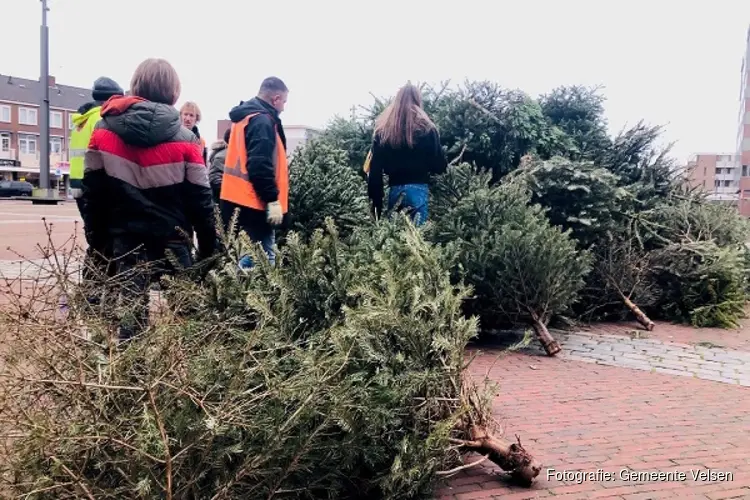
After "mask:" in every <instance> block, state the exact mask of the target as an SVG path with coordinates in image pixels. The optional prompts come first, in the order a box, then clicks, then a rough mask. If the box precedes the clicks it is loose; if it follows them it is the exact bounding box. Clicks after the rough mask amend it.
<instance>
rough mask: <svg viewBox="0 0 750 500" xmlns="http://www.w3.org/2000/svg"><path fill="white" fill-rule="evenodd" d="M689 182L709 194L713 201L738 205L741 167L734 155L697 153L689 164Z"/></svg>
mask: <svg viewBox="0 0 750 500" xmlns="http://www.w3.org/2000/svg"><path fill="white" fill-rule="evenodd" d="M687 174H688V182H689V183H690V185H691V186H692V187H696V188H699V189H702V190H703V191H705V192H707V193H708V197H709V199H710V200H712V201H716V202H722V203H733V204H736V203H737V202H738V200H739V189H740V177H741V175H740V174H741V172H740V167H739V164H738V162H737V156H736V155H735V154H734V153H719V154H717V153H696V154H694V155H692V156H691V157H690V159H689V160H688V164H687Z"/></svg>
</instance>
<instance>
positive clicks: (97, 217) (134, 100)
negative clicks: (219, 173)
mask: <svg viewBox="0 0 750 500" xmlns="http://www.w3.org/2000/svg"><path fill="white" fill-rule="evenodd" d="M101 117H102V119H101V120H100V121H99V122H98V123H97V125H96V128H95V129H94V133H93V134H92V136H91V142H90V144H89V149H88V150H87V152H86V157H85V173H84V177H83V196H84V198H85V199H86V207H87V208H86V213H85V214H83V217H84V221H85V227H86V230H87V232H88V234H87V240H88V242H89V245H91V246H92V247H94V248H100V247H104V246H105V245H106V244H107V243H108V241H109V240H111V239H114V238H118V237H119V238H127V239H129V240H130V241H134V240H138V241H142V242H144V243H149V244H150V245H152V246H153V245H154V244H159V242H170V241H178V240H182V239H183V236H182V235H181V234H180V229H181V230H183V231H185V232H187V233H191V232H192V231H193V229H194V230H195V232H196V234H197V236H198V246H199V253H200V256H201V257H207V256H209V255H211V254H212V253H213V252H214V250H215V248H216V231H215V227H214V217H213V203H212V200H211V189H210V188H209V185H208V172H207V169H206V166H205V164H204V163H203V160H202V158H201V151H200V144H199V142H198V140H197V138H196V137H195V135H194V134H193V133H192V132H191V131H190V130H188V129H186V128H185V127H183V126H182V124H181V121H180V115H179V113H178V112H177V110H176V109H175V108H174V107H172V106H168V105H166V104H158V103H154V102H150V101H147V100H145V99H142V98H139V97H134V96H124V97H115V98H112V99H110V100H109V101H107V103H105V105H104V106H103V107H102V112H101Z"/></svg>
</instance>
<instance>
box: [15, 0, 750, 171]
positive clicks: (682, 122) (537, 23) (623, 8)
mask: <svg viewBox="0 0 750 500" xmlns="http://www.w3.org/2000/svg"><path fill="white" fill-rule="evenodd" d="M1 1H2V12H3V23H2V29H0V47H2V48H1V49H0V73H4V74H12V75H14V76H18V77H25V78H34V79H35V78H38V77H39V56H38V54H39V24H40V20H41V4H40V1H39V0H1ZM49 4H50V8H51V11H50V13H49V25H50V74H52V75H54V76H56V78H57V81H58V82H59V83H63V84H69V85H76V86H82V87H90V86H91V85H92V83H93V81H94V80H95V79H96V78H97V77H98V76H101V75H106V76H110V77H112V78H114V79H115V80H117V81H118V82H119V83H120V85H121V86H122V87H123V88H125V89H127V88H128V85H129V81H130V77H131V75H132V72H133V70H134V69H135V67H136V66H137V65H138V63H139V62H140V61H142V60H143V59H145V58H148V57H163V58H166V59H168V60H169V61H170V62H172V64H173V65H174V66H175V68H176V69H177V71H178V73H179V75H180V78H181V80H182V95H181V97H180V101H179V103H178V106H179V104H180V103H182V102H183V101H185V100H194V101H197V102H198V104H199V105H200V107H201V109H202V111H203V121H202V122H201V124H200V128H201V131H202V134H203V136H204V137H205V138H206V140H207V141H209V142H210V141H211V140H213V139H215V137H216V120H217V119H220V118H225V117H226V115H227V112H228V111H229V109H230V108H231V107H232V106H233V105H235V104H237V103H238V102H239V101H240V100H241V99H249V98H250V97H252V96H253V95H254V94H255V92H256V91H257V88H258V85H259V83H260V81H261V80H262V79H263V78H264V77H265V76H269V75H275V76H279V77H280V78H282V79H283V80H284V81H285V82H286V83H287V85H288V86H289V88H290V90H291V93H290V96H289V102H288V103H287V111H286V112H285V113H284V114H283V115H282V119H283V121H284V123H285V124H305V125H311V126H318V127H320V126H324V125H325V124H326V123H327V121H328V120H329V119H330V118H331V117H333V116H334V115H335V114H337V113H339V114H347V113H348V112H349V109H350V108H351V106H352V105H354V104H368V103H369V102H371V97H370V95H369V93H370V92H373V93H374V94H377V95H390V94H393V93H395V92H396V90H397V89H398V87H399V86H400V85H401V84H403V83H404V82H405V81H406V80H409V79H411V80H412V81H414V82H417V81H426V82H438V81H440V80H445V79H451V80H453V81H455V82H460V81H462V80H463V79H465V78H469V79H489V80H493V81H496V82H498V83H500V84H501V85H503V86H505V87H512V88H520V89H522V90H524V91H526V92H528V93H529V94H531V95H533V96H536V95H538V94H540V93H543V92H547V91H549V90H551V89H552V88H554V87H556V86H558V85H570V84H587V85H596V84H601V85H603V86H604V87H605V88H604V93H605V95H606V96H607V99H608V102H607V104H606V109H607V117H608V119H609V123H610V128H611V130H613V131H616V130H619V129H620V128H622V127H623V126H625V125H626V124H633V123H635V122H636V121H638V120H639V119H645V120H646V121H647V122H649V123H652V124H664V125H666V127H667V134H666V139H667V140H669V141H676V142H677V144H676V145H675V149H674V154H675V156H676V157H678V158H679V159H680V160H683V159H685V158H686V157H687V156H688V155H689V154H690V153H691V152H697V151H701V152H707V151H721V152H723V151H727V152H731V151H734V150H735V146H736V145H735V136H736V130H737V117H738V106H739V90H740V79H741V77H740V67H741V64H742V57H743V54H744V50H745V39H746V36H747V29H748V25H749V24H750V1H748V0H712V1H696V2H677V1H676V0H658V1H657V0H650V1H646V0H629V1H614V0H607V1H602V0H598V1H594V0H591V1H589V0H513V1H510V0H494V1H489V0H483V1H479V0H461V1H452V0H443V1H436V0H432V1H427V0H378V1H377V2H372V1H367V2H365V1H362V0H341V1H334V0H313V1H310V0H279V1H278V2H270V1H268V0H264V1H258V0H250V1H238V0H211V1H200V0H183V1H177V0H127V1H120V0H49ZM491 5H494V6H495V7H490V6H491Z"/></svg>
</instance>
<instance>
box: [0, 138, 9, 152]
mask: <svg viewBox="0 0 750 500" xmlns="http://www.w3.org/2000/svg"><path fill="white" fill-rule="evenodd" d="M0 151H2V152H3V153H7V152H8V151H10V135H8V134H2V135H0Z"/></svg>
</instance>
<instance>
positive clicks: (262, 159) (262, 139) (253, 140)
mask: <svg viewBox="0 0 750 500" xmlns="http://www.w3.org/2000/svg"><path fill="white" fill-rule="evenodd" d="M253 113H260V116H256V117H255V118H253V119H252V120H250V123H248V125H247V127H246V128H245V148H246V149H247V173H248V177H249V178H250V182H251V183H252V184H253V188H254V189H255V192H256V193H257V195H258V197H259V198H260V199H261V200H262V201H263V202H264V203H271V202H273V201H276V200H277V199H278V196H279V189H278V187H277V186H276V167H275V166H274V155H275V149H276V132H278V133H279V137H281V142H282V143H283V144H284V149H286V136H285V135H284V128H283V126H282V124H281V119H280V118H279V113H278V112H277V111H276V110H275V109H274V108H273V106H271V105H270V104H268V103H267V102H265V101H263V100H262V99H259V98H257V97H254V98H253V99H250V100H249V101H245V102H241V103H240V104H239V105H238V106H235V107H234V108H232V110H231V111H230V112H229V118H230V119H231V120H232V123H238V122H241V121H242V120H244V119H245V117H246V116H248V115H250V114H253Z"/></svg>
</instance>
